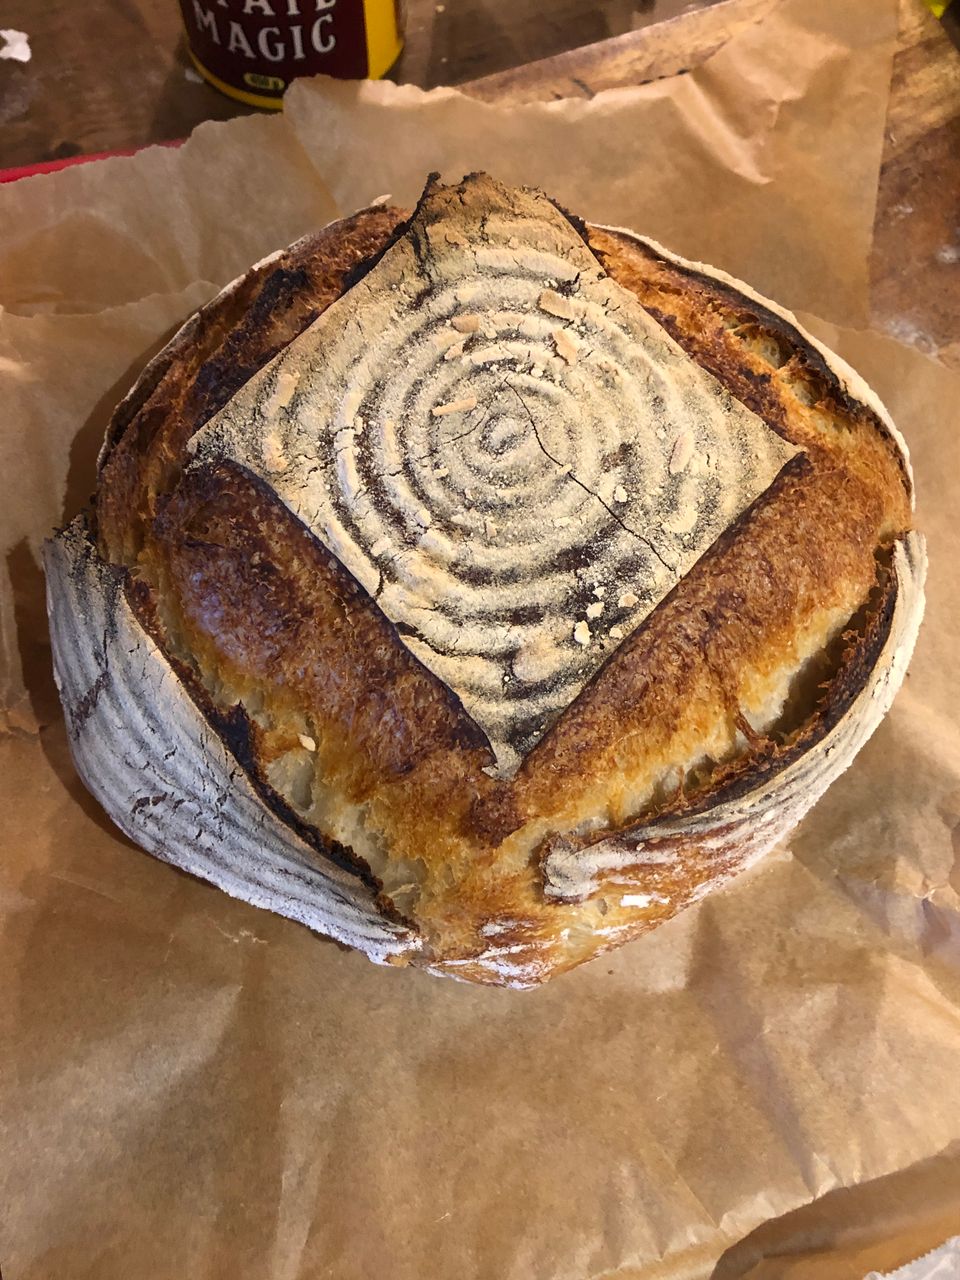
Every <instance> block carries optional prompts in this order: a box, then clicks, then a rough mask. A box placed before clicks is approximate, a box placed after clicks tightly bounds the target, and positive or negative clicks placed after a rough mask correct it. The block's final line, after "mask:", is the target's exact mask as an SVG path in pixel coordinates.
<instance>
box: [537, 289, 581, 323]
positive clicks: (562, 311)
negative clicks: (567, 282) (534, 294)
mask: <svg viewBox="0 0 960 1280" xmlns="http://www.w3.org/2000/svg"><path fill="white" fill-rule="evenodd" d="M537 305H538V306H539V308H540V310H541V311H546V313H547V315H550V316H556V317H557V318H558V319H559V320H572V319H573V318H574V317H575V316H576V314H577V313H576V311H575V310H574V306H573V303H572V302H571V301H570V299H569V298H565V297H564V296H563V295H562V294H560V293H556V292H555V291H554V290H553V289H544V291H543V293H541V295H540V297H539V298H538V299H537Z"/></svg>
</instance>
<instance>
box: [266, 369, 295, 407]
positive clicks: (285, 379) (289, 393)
mask: <svg viewBox="0 0 960 1280" xmlns="http://www.w3.org/2000/svg"><path fill="white" fill-rule="evenodd" d="M299 381H300V370H299V369H281V370H280V372H279V373H278V374H277V381H276V385H275V386H274V389H273V394H272V395H271V396H270V397H269V398H268V400H267V402H266V404H265V405H264V406H263V412H264V414H265V416H266V417H268V418H273V417H275V416H276V414H278V413H279V412H280V410H281V409H285V408H286V407H287V405H288V404H289V403H290V401H291V400H292V399H293V393H294V392H295V391H296V389H297V383H298V382H299Z"/></svg>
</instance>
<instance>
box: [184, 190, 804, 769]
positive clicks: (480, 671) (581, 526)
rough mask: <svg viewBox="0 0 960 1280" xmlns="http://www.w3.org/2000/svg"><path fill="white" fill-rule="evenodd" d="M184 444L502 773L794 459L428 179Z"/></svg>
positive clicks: (612, 300) (631, 303) (647, 321)
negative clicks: (333, 297)
mask: <svg viewBox="0 0 960 1280" xmlns="http://www.w3.org/2000/svg"><path fill="white" fill-rule="evenodd" d="M194 449H195V452H196V455H197V463H198V464H201V463H203V462H205V461H206V462H209V461H212V460H215V459H217V458H221V457H227V458H230V459H231V460H233V461H235V462H237V463H239V464H241V465H243V466H245V467H247V468H248V469H249V470H251V471H253V472H254V473H256V474H257V475H258V476H260V477H261V478H262V479H264V480H265V481H266V482H267V483H269V485H270V486H271V487H272V488H273V489H274V490H275V492H276V493H277V495H278V497H279V498H280V499H281V500H282V501H283V502H284V503H285V504H286V505H287V506H288V507H289V508H290V509H291V510H292V511H293V512H294V513H295V514H296V515H297V516H298V517H299V519H300V520H302V521H303V522H304V523H305V524H306V525H307V526H308V527H309V528H310V530H311V531H312V532H313V533H314V534H315V535H316V536H317V537H318V538H320V539H321V540H322V541H323V542H324V543H325V544H326V545H327V546H328V547H329V548H330V550H331V551H333V552H334V553H335V554H336V556H337V557H338V558H339V559H340V561H341V562H342V563H343V565H344V566H345V567H346V568H347V569H348V570H349V571H350V572H351V573H352V574H353V575H354V577H355V578H356V579H357V580H358V581H359V582H360V583H361V584H362V585H363V586H364V587H365V588H366V590H367V591H368V592H370V594H371V595H372V596H374V597H375V598H376V600H377V602H378V604H379V606H380V608H381V609H382V610H383V611H384V613H385V614H386V615H387V617H388V618H390V620H391V621H392V622H393V623H394V624H395V626H396V628H397V630H398V632H399V634H400V635H401V636H402V638H403V641H404V643H405V644H406V645H407V646H408V647H409V648H410V650H411V651H412V652H413V653H414V654H415V655H416V656H417V657H418V658H419V659H420V660H421V661H422V662H423V664H424V665H425V666H426V667H427V668H429V670H430V671H432V672H433V673H434V674H435V675H437V676H438V677H439V678H440V679H441V680H443V681H444V682H445V683H446V684H447V685H448V686H449V687H450V689H451V690H453V692H454V693H455V694H456V695H457V696H458V697H459V698H460V699H461V701H462V703H463V705H464V706H465V707H466V709H467V710H468V712H469V713H470V714H471V715H472V716H473V718H474V719H475V720H476V722H477V723H478V724H479V725H480V727H481V728H482V729H483V730H484V731H485V733H486V734H487V736H488V738H489V740H490V743H491V746H492V747H493V750H494V752H495V755H496V759H497V767H498V770H499V771H500V772H504V773H507V772H510V771H511V770H512V769H514V768H515V767H516V765H517V763H518V762H519V760H520V759H521V758H522V757H523V755H524V754H525V753H526V752H527V751H529V749H530V748H531V747H532V746H533V744H534V743H535V742H536V741H537V740H538V739H539V737H540V736H541V735H542V733H543V732H544V730H545V728H546V727H547V726H549V724H550V723H552V721H553V720H554V719H555V718H556V717H557V715H558V714H559V713H560V712H561V711H562V710H563V709H564V708H565V707H566V706H568V705H569V703H570V702H571V701H572V700H573V699H574V698H575V697H576V696H577V694H578V693H579V692H580V691H581V689H582V688H583V686H584V684H585V683H586V682H587V680H588V679H589V678H590V677H591V676H592V675H593V674H594V672H595V671H596V670H597V668H598V667H599V665H600V664H601V663H602V662H603V661H604V659H605V658H606V657H607V656H608V655H609V654H610V653H611V652H612V650H613V649H614V648H616V646H617V645H618V644H619V643H620V641H621V640H622V639H623V638H624V637H625V636H626V635H628V634H629V632H630V631H631V630H633V628H634V627H636V626H637V625H638V623H640V622H641V621H642V620H643V619H644V618H645V617H646V616H647V615H648V614H649V613H650V612H651V610H653V609H654V608H655V607H656V605H657V604H658V603H659V602H660V601H661V600H662V599H663V597H664V596H665V595H666V594H667V592H668V591H669V590H670V589H671V588H672V587H673V586H674V585H675V584H676V583H677V582H678V580H679V579H680V578H681V577H682V576H683V574H684V573H686V572H687V571H688V570H689V568H690V567H691V566H692V565H693V563H694V562H695V561H696V560H697V559H698V558H699V556H700V555H702V554H703V552H704V551H705V550H706V549H707V548H708V547H709V546H710V545H711V544H712V543H713V542H714V540H715V539H716V538H717V536H718V535H719V534H720V533H721V532H722V531H723V530H724V529H725V528H726V527H727V526H728V525H729V524H730V523H731V522H732V521H733V520H735V519H736V518H737V516H739V515H740V514H741V513H742V512H743V510H744V509H745V508H746V507H747V506H748V505H749V504H750V503H751V502H752V501H754V500H755V499H756V498H757V497H758V496H759V495H760V494H761V493H762V492H763V491H764V490H765V489H766V488H767V487H768V486H769V485H770V483H771V482H772V481H773V479H774V477H775V476H776V475H777V473H778V472H779V471H780V469H781V467H782V466H783V465H784V463H785V462H786V461H787V460H788V459H789V458H790V457H791V456H792V455H793V453H794V452H795V449H794V448H793V447H792V446H791V445H789V444H788V443H787V442H786V441H784V440H783V439H781V438H780V437H779V436H777V435H776V434H775V433H774V432H773V431H771V430H770V429H769V428H768V427H767V426H766V425H765V424H764V423H763V422H761V421H760V419H759V418H757V417H756V416H755V415H754V414H752V413H751V412H750V411H749V410H747V409H745V408H744V407H743V406H742V405H740V404H739V403H738V402H736V401H734V400H732V399H731V398H730V397H729V395H728V394H727V393H726V392H724V391H723V390H722V389H721V388H720V387H719V386H718V385H717V384H716V383H715V382H714V381H713V379H712V378H710V376H709V375H708V374H706V373H705V372H704V371H703V370H701V369H700V368H699V366H697V365H696V364H694V363H693V362H692V361H691V360H689V359H688V358H687V357H686V356H685V355H684V354H683V353H682V352H681V351H680V349H679V348H678V347H677V346H676V345H675V344H674V343H673V342H672V341H671V339H670V338H669V337H667V335H666V334H665V333H664V332H663V330H662V329H661V328H660V327H659V326H658V325H657V324H656V323H655V322H654V321H653V320H652V319H651V318H650V317H649V316H648V315H647V314H646V313H645V312H644V311H643V309H642V308H641V307H640V306H639V304H638V303H637V302H636V301H635V299H633V298H632V297H631V295H629V294H628V293H627V292H626V291H624V290H623V289H621V288H620V287H619V286H618V285H616V284H615V283H614V282H613V281H611V280H610V279H609V278H607V277H606V276H605V274H604V273H603V271H602V269H601V268H600V266H599V264H598V262H597V261H596V259H595V258H594V257H593V255H592V254H591V253H590V251H589V249H588V247H587V246H586V244H585V243H584V241H583V239H582V238H581V236H580V235H579V234H578V232H577V231H576V229H575V228H574V226H573V225H572V224H571V223H570V222H569V221H568V220H567V219H566V218H565V217H564V216H563V215H562V214H561V213H560V212H559V211H558V210H557V209H556V208H555V206H554V205H553V204H551V203H550V202H549V201H548V200H547V199H546V198H545V197H543V196H540V195H538V194H535V193H523V194H518V193H516V192H508V191H507V190H506V189H504V188H501V187H499V186H498V185H497V184H496V183H494V182H493V181H492V180H490V179H487V178H474V179H468V180H466V181H465V182H464V183H463V184H461V186H460V187H457V188H442V187H434V188H433V189H432V190H431V191H430V192H429V193H428V195H427V196H426V198H425V199H424V201H422V202H421V205H420V207H419V208H418V210H417V213H416V214H415V216H414V218H413V220H412V222H411V224H410V225H409V227H408V228H407V230H406V232H405V233H404V235H403V236H402V237H401V238H400V239H399V240H398V241H397V242H396V243H395V244H393V245H392V246H391V247H390V248H389V249H388V250H387V252H386V253H385V255H384V256H383V257H382V258H381V259H380V261H379V262H378V263H377V264H376V265H375V266H374V267H373V268H372V269H371V270H370V271H369V272H368V273H367V274H366V275H365V276H363V278H362V279H360V280H359V281H358V282H357V283H355V284H354V285H353V286H352V288H351V289H349V290H348V291H347V292H346V293H345V294H344V295H343V296H342V297H341V298H340V300H339V301H338V302H336V303H335V304H334V305H333V306H331V307H330V308H329V309H328V310H327V311H326V312H324V314H323V315H322V316H321V317H320V319H319V320H317V321H316V323H315V324H314V325H313V326H311V328H310V329H308V330H307V331H306V332H305V333H304V334H303V335H302V336H301V337H300V338H298V339H297V340H296V341H294V342H293V343H292V344H291V345H290V347H288V348H287V349H286V350H285V351H284V353H283V354H282V355H281V356H280V357H278V358H277V359H276V360H275V361H273V362H272V363H271V364H270V365H268V366H267V368H266V369H265V370H263V372H262V373H261V374H259V375H257V376H256V377H255V378H254V379H252V381H251V382H250V383H248V384H247V386H246V387H245V388H244V389H243V390H242V391H241V392H240V393H239V394H238V395H237V396H236V397H235V399H234V400H233V401H232V402H231V404H230V405H228V406H227V408H226V409H225V410H223V412H222V413H221V414H220V415H218V417H216V418H215V419H213V420H212V421H211V422H210V423H209V424H208V425H207V426H206V427H205V428H203V429H202V430H201V432H200V433H199V434H198V436H197V437H196V438H195V440H194Z"/></svg>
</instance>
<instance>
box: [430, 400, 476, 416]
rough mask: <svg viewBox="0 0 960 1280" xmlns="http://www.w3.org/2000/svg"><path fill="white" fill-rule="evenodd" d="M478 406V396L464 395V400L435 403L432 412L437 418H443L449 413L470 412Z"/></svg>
mask: <svg viewBox="0 0 960 1280" xmlns="http://www.w3.org/2000/svg"><path fill="white" fill-rule="evenodd" d="M476 407H477V397H476V396H464V398H463V399H462V400H450V401H448V402H447V403H446V404H435V405H434V406H433V408H432V409H431V410H430V412H431V413H432V414H433V416H434V417H435V418H442V417H444V416H445V415H446V414H448V413H469V412H470V410H471V409H475V408H476Z"/></svg>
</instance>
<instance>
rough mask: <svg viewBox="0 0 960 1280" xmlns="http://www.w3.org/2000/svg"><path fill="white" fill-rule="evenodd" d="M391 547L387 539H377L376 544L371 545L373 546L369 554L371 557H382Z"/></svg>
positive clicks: (391, 544)
mask: <svg viewBox="0 0 960 1280" xmlns="http://www.w3.org/2000/svg"><path fill="white" fill-rule="evenodd" d="M392 546H393V543H392V542H391V541H390V539H389V538H386V537H384V538H378V539H377V540H376V542H375V543H374V544H373V546H372V547H371V548H370V554H371V555H372V556H382V555H383V553H384V552H385V551H389V550H390V548H391V547H392Z"/></svg>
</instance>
